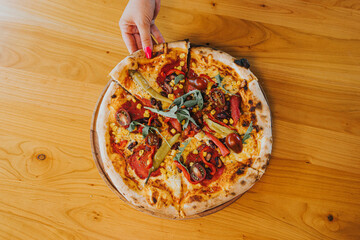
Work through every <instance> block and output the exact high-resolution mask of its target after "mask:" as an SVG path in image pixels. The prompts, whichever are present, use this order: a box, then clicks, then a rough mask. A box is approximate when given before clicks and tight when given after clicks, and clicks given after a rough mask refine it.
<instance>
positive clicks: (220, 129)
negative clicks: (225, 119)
mask: <svg viewBox="0 0 360 240" xmlns="http://www.w3.org/2000/svg"><path fill="white" fill-rule="evenodd" d="M209 117H210V116H209ZM205 122H206V124H207V126H208V127H209V128H210V129H211V130H213V131H215V132H216V133H218V134H220V135H221V136H223V137H226V136H227V135H229V134H231V133H234V130H232V129H230V128H229V126H226V127H225V126H223V125H222V124H220V123H216V122H215V119H213V120H210V118H205Z"/></svg>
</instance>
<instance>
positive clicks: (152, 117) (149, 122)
mask: <svg viewBox="0 0 360 240" xmlns="http://www.w3.org/2000/svg"><path fill="white" fill-rule="evenodd" d="M153 119H154V115H152V116H151V117H150V118H149V121H148V126H150V124H151V121H152V120H153Z"/></svg>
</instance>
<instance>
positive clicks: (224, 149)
mask: <svg viewBox="0 0 360 240" xmlns="http://www.w3.org/2000/svg"><path fill="white" fill-rule="evenodd" d="M205 134H206V136H208V137H209V138H210V139H211V140H212V141H213V142H214V143H215V145H216V146H218V148H220V152H221V155H222V156H223V157H225V156H226V155H228V154H229V153H230V151H229V149H227V147H226V146H225V145H224V144H222V142H220V140H219V139H217V138H216V137H214V136H213V135H212V134H210V133H209V132H205Z"/></svg>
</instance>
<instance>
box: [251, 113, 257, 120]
mask: <svg viewBox="0 0 360 240" xmlns="http://www.w3.org/2000/svg"><path fill="white" fill-rule="evenodd" d="M251 120H253V121H255V120H256V115H255V114H254V113H252V114H251Z"/></svg>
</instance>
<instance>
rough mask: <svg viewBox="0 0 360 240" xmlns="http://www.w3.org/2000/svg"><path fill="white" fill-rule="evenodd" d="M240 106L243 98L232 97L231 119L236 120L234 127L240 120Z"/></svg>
mask: <svg viewBox="0 0 360 240" xmlns="http://www.w3.org/2000/svg"><path fill="white" fill-rule="evenodd" d="M240 104H241V97H240V96H237V95H232V96H231V98H230V110H231V117H232V119H233V120H234V125H235V124H237V123H238V121H239V119H240V115H241V112H240Z"/></svg>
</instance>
